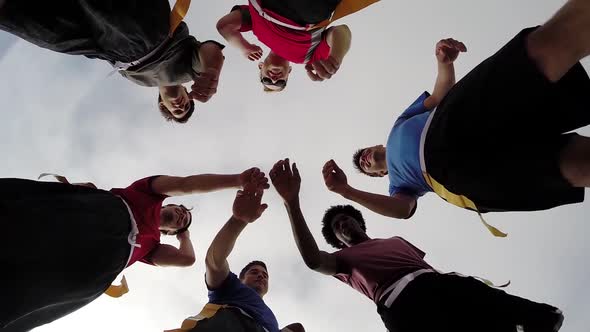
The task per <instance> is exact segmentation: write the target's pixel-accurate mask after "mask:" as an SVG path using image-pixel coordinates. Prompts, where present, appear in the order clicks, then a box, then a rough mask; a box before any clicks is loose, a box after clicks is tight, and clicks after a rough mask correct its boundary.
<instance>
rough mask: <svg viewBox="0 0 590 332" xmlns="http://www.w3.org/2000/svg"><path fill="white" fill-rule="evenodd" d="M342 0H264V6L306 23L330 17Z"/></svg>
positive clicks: (303, 23)
mask: <svg viewBox="0 0 590 332" xmlns="http://www.w3.org/2000/svg"><path fill="white" fill-rule="evenodd" d="M340 1H341V0H262V1H261V2H262V8H267V9H270V10H271V11H273V12H275V13H277V14H279V15H281V16H283V17H286V18H288V19H290V20H293V21H294V22H296V23H298V24H301V25H306V24H316V23H320V22H321V21H323V20H325V19H328V18H330V16H331V15H332V12H334V10H335V9H336V6H338V4H339V3H340Z"/></svg>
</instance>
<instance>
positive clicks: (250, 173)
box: [240, 167, 270, 189]
mask: <svg viewBox="0 0 590 332" xmlns="http://www.w3.org/2000/svg"><path fill="white" fill-rule="evenodd" d="M250 182H254V183H256V187H257V188H259V189H268V188H269V187H270V186H269V184H268V178H267V177H266V176H264V173H263V172H261V171H260V169H259V168H258V167H252V168H249V169H247V170H245V171H243V172H242V173H241V174H240V185H241V186H242V188H244V187H245V186H246V184H248V183H250Z"/></svg>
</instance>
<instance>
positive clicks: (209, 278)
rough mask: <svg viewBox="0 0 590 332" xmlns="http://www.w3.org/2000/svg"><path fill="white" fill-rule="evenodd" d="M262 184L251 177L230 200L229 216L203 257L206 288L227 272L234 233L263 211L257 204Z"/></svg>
mask: <svg viewBox="0 0 590 332" xmlns="http://www.w3.org/2000/svg"><path fill="white" fill-rule="evenodd" d="M265 179H266V178H265ZM267 181H268V180H267ZM265 183H266V182H265V181H261V180H260V179H257V178H254V177H253V178H251V179H250V180H249V182H248V183H247V184H246V185H245V186H244V190H240V191H238V193H237V195H236V198H235V200H234V205H233V214H232V217H231V218H229V220H228V221H227V222H226V223H225V225H224V226H223V227H222V228H221V230H220V231H219V233H217V235H216V236H215V238H214V239H213V242H211V245H210V246H209V250H207V256H206V258H205V267H206V269H207V272H206V274H205V280H206V282H207V285H208V286H209V287H210V288H217V287H219V286H220V285H221V284H222V283H223V281H224V280H225V278H227V275H228V274H229V264H228V262H227V257H228V256H229V254H230V253H231V252H232V250H233V249H234V245H235V243H236V240H237V239H238V236H239V235H240V233H242V231H243V230H244V228H246V226H247V225H248V224H249V223H251V222H254V221H255V220H256V219H258V218H259V217H260V216H261V215H262V213H263V212H264V210H266V208H267V205H266V204H261V200H262V195H263V191H264V187H265V185H264V184H265Z"/></svg>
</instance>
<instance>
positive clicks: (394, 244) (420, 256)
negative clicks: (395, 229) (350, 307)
mask: <svg viewBox="0 0 590 332" xmlns="http://www.w3.org/2000/svg"><path fill="white" fill-rule="evenodd" d="M333 255H335V256H336V258H337V259H338V261H339V263H341V264H342V265H343V266H346V267H347V268H348V269H350V271H351V272H350V274H345V273H340V274H336V275H334V277H335V278H337V279H338V280H340V281H342V282H344V283H346V284H348V285H349V286H350V287H352V288H354V289H356V290H357V291H359V292H361V293H362V294H364V295H365V296H366V297H368V298H370V299H371V300H373V302H375V303H377V302H378V301H379V298H380V296H381V294H382V293H383V291H385V289H387V287H389V286H390V285H391V284H393V283H394V282H396V281H398V280H399V279H401V278H402V277H403V276H405V275H406V274H408V273H412V272H414V271H417V270H421V269H432V267H431V266H430V265H428V263H426V262H425V261H424V255H425V254H424V252H422V251H421V250H420V249H418V248H416V247H414V246H413V245H412V244H411V243H409V242H408V241H406V240H404V239H402V238H401V237H397V236H396V237H392V238H389V239H372V240H368V241H365V242H363V243H360V244H357V245H355V246H352V247H349V248H344V249H342V250H340V251H337V252H335V253H334V254H333Z"/></svg>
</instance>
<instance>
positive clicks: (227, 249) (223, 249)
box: [206, 216, 247, 268]
mask: <svg viewBox="0 0 590 332" xmlns="http://www.w3.org/2000/svg"><path fill="white" fill-rule="evenodd" d="M246 225H247V223H245V222H243V221H240V220H237V219H235V218H234V217H233V216H232V217H231V218H229V220H228V221H227V222H226V223H225V225H223V227H222V228H221V230H220V231H219V233H217V235H216V236H215V238H214V239H213V241H212V242H211V245H210V246H209V250H207V257H206V263H207V266H209V267H213V268H215V267H217V268H219V267H221V266H223V265H224V264H225V262H226V260H227V257H228V256H229V254H230V253H231V252H232V250H233V249H234V245H235V243H236V240H237V239H238V236H240V234H241V233H242V231H243V230H244V228H246Z"/></svg>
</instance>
